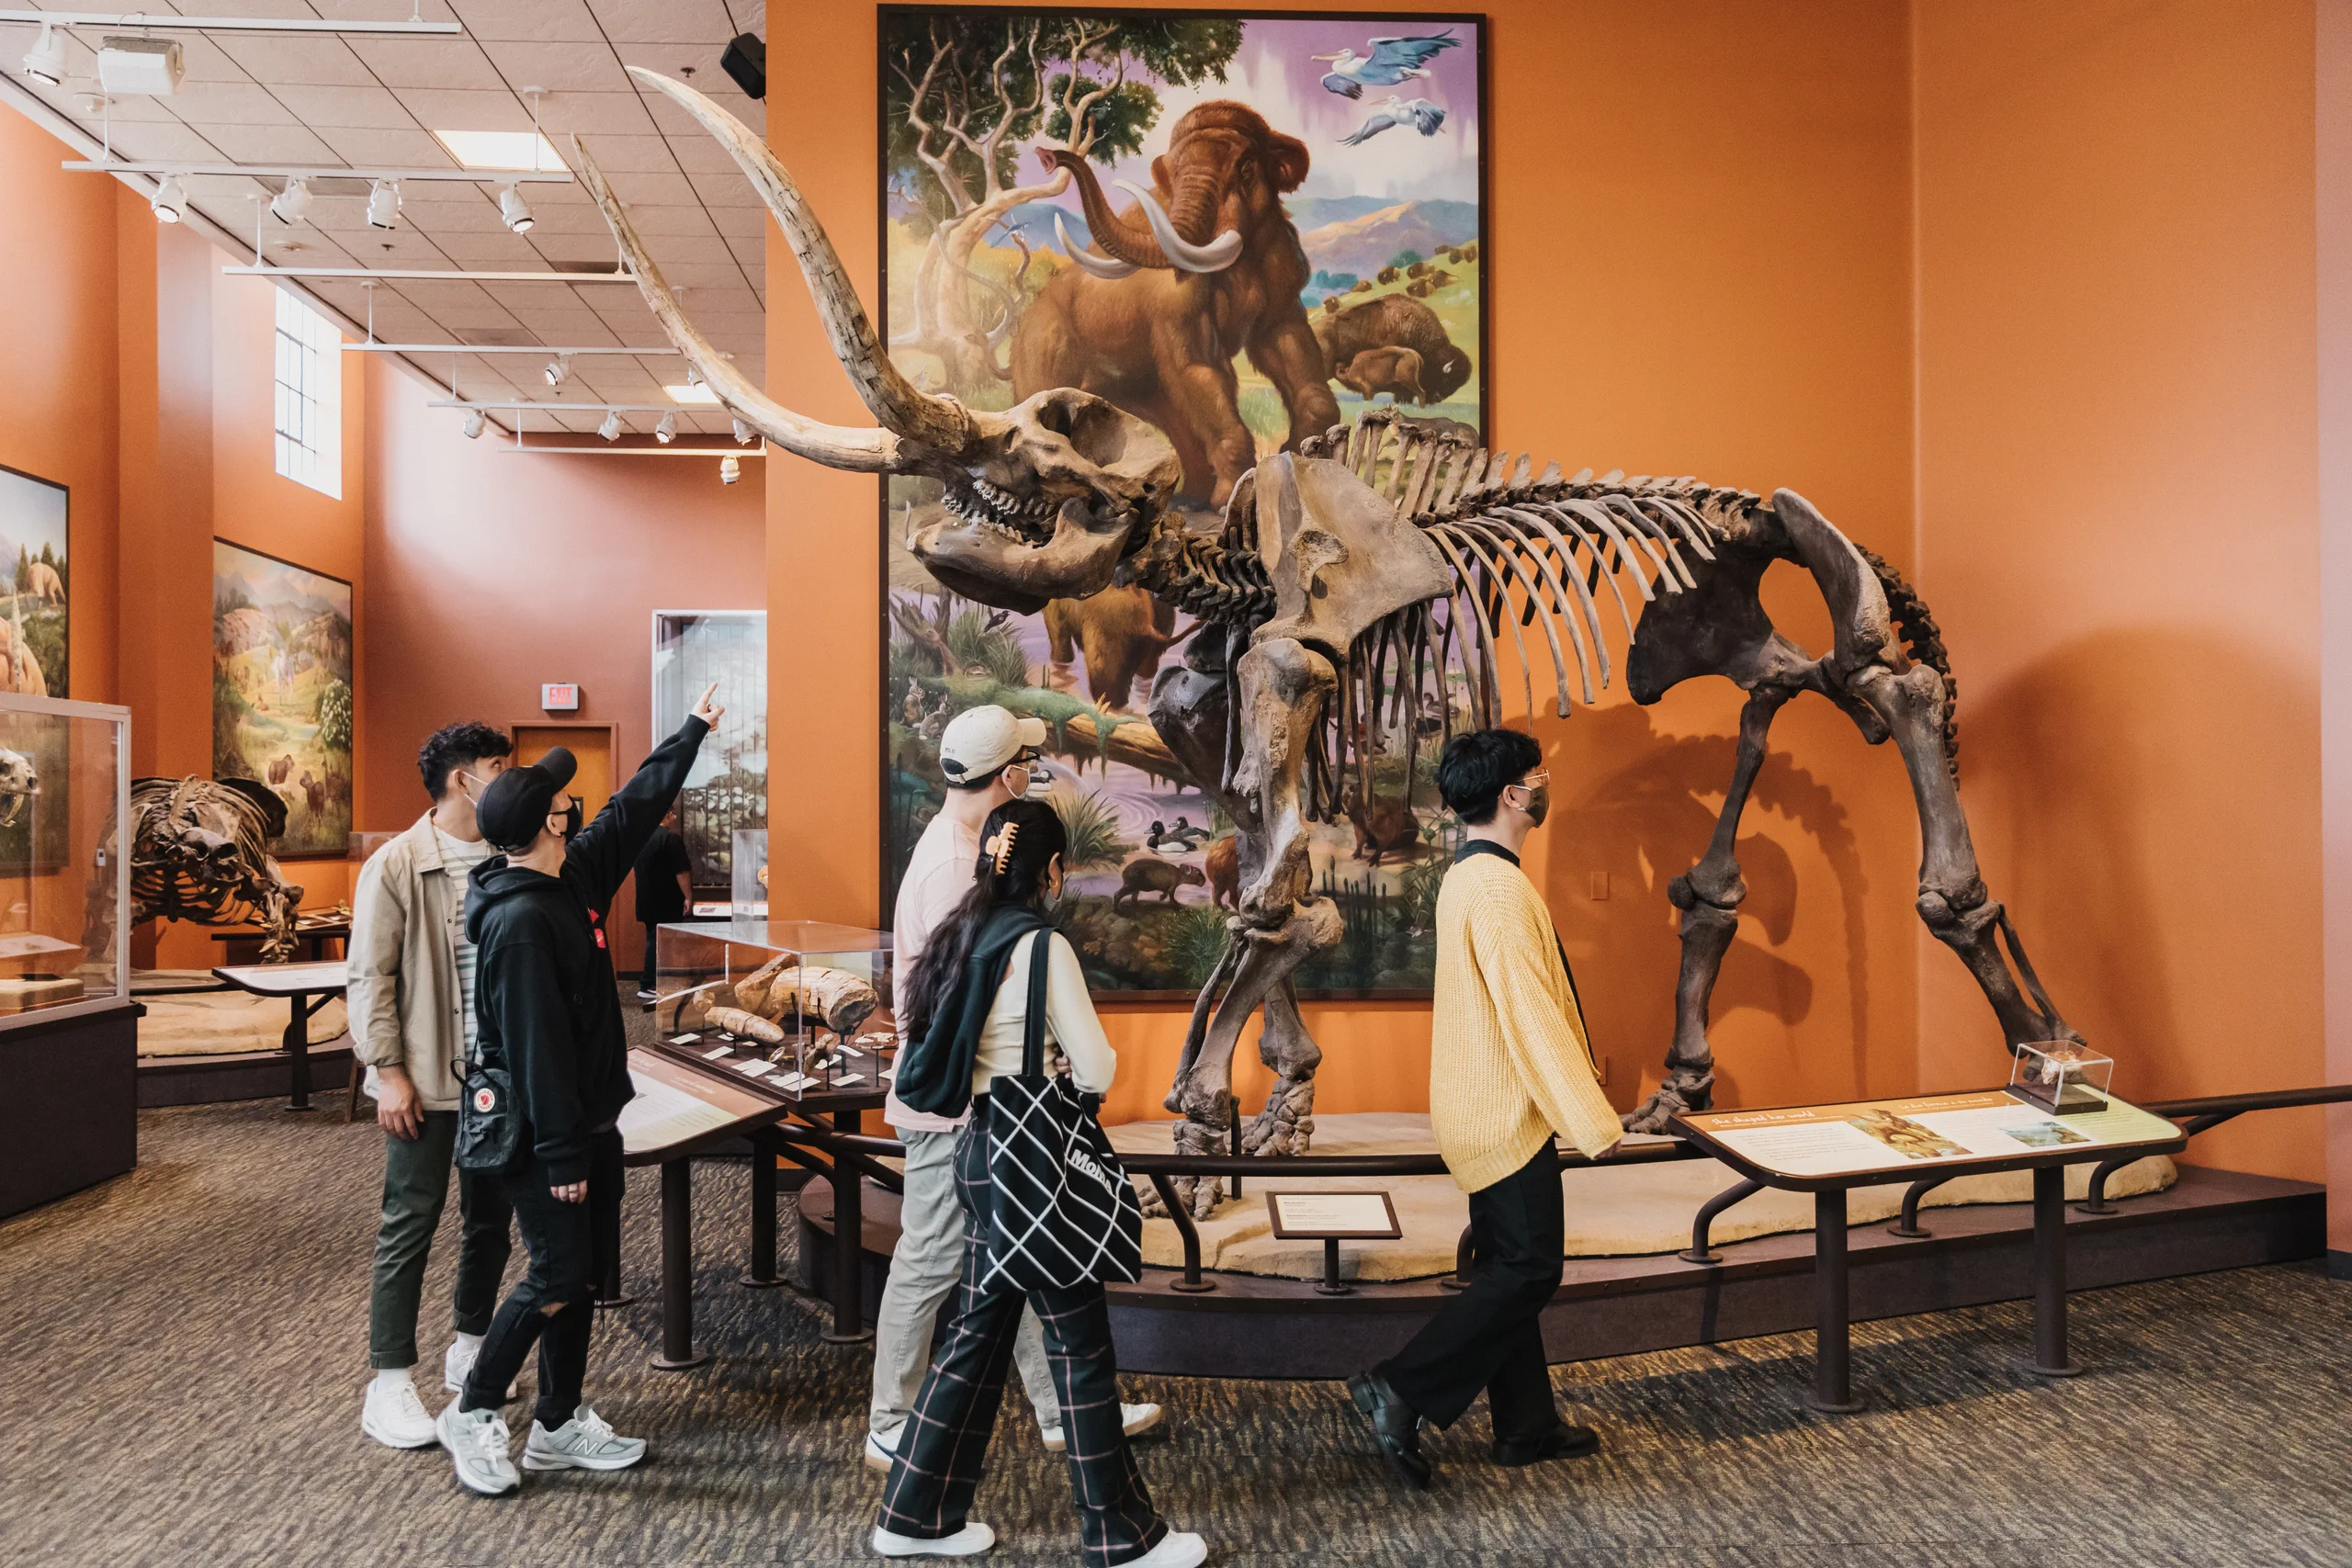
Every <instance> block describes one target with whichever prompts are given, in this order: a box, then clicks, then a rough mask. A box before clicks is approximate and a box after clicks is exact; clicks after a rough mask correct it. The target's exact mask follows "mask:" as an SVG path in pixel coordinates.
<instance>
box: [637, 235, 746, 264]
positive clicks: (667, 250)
mask: <svg viewBox="0 0 2352 1568" xmlns="http://www.w3.org/2000/svg"><path fill="white" fill-rule="evenodd" d="M646 243H647V245H648V246H649V247H650V249H651V250H652V252H653V259H654V261H655V262H656V263H658V264H659V265H661V266H662V268H663V269H664V270H667V269H670V268H673V267H677V266H684V265H688V264H691V263H702V264H706V265H725V266H727V267H729V268H730V269H731V268H732V267H733V266H734V265H735V253H734V252H732V251H730V250H729V249H728V248H727V242H726V241H725V240H723V239H721V238H719V237H718V235H716V234H665V235H663V236H662V238H660V239H658V240H648V241H647V242H646Z"/></svg>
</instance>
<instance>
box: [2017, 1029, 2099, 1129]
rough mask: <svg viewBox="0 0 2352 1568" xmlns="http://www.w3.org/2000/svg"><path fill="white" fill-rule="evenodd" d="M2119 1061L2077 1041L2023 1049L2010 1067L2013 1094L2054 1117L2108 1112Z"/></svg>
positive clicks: (2018, 1049) (2055, 1042)
mask: <svg viewBox="0 0 2352 1568" xmlns="http://www.w3.org/2000/svg"><path fill="white" fill-rule="evenodd" d="M2114 1081H2115V1061H2114V1058H2112V1057H2110V1056H2105V1055H2100V1054H2099V1053H2098V1052H2097V1051H2094V1050H2092V1049H2091V1048H2090V1047H2089V1046H2087V1045H2085V1044H2082V1043H2080V1042H2077V1041H2053V1042H2052V1043H2049V1044H2047V1045H2020V1046H2018V1048H2017V1055H2016V1056H2015V1058H2014V1059H2013V1060H2012V1061H2011V1062H2010V1063H2009V1092H2010V1093H2011V1094H2013V1095H2015V1096H2017V1097H2018V1099H2019V1100H2024V1101H2026V1103H2028V1104H2030V1105H2035V1106H2039V1107H2040V1108H2041V1109H2042V1110H2044V1111H2050V1112H2051V1113H2052V1114H2053V1115H2059V1116H2065V1115H2070V1114H2072V1113H2074V1112H2075V1111H2104V1110H2106V1109H2107V1097H2108V1086H2109V1084H2111V1083H2113V1082H2114Z"/></svg>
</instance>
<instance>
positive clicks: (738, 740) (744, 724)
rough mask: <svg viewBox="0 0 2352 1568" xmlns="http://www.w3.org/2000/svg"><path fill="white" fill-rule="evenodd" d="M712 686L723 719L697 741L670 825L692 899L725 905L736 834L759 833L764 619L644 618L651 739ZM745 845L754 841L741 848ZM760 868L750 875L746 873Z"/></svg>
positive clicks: (764, 747)
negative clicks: (648, 623)
mask: <svg viewBox="0 0 2352 1568" xmlns="http://www.w3.org/2000/svg"><path fill="white" fill-rule="evenodd" d="M713 681H716V682H718V702H719V705H720V706H722V707H724V708H725V709H726V710H727V711H726V713H725V714H723V715H722V716H720V718H719V720H718V731H717V732H716V733H715V734H714V735H712V736H711V737H710V739H707V740H706V741H705V742H704V743H703V748H702V750H701V751H700V752H699V753H698V754H697V755H696V756H695V765H694V770H693V772H691V773H688V774H687V775H686V786H685V788H684V789H683V790H681V791H679V792H678V818H679V821H680V823H681V825H682V828H683V836H684V839H685V840H686V854H687V858H688V859H689V860H690V861H692V863H693V865H694V873H693V874H694V886H695V893H696V894H697V896H700V897H709V898H712V899H725V898H728V897H730V896H731V895H732V892H733V887H734V882H735V846H736V844H737V842H738V841H739V840H738V838H737V835H738V834H740V833H745V832H764V831H765V829H766V828H767V825H768V615H767V612H766V611H765V610H656V611H654V612H653V739H655V740H656V741H657V742H658V741H660V740H662V739H664V738H666V737H667V736H669V735H671V734H672V733H673V732H674V731H675V730H676V729H677V728H678V726H680V725H681V724H684V722H685V721H686V715H688V714H689V713H692V712H693V711H694V705H695V700H696V699H697V698H699V697H700V696H701V695H702V694H703V691H704V689H705V688H706V687H707V686H708V685H709V684H710V683H711V682H713ZM750 841H753V842H757V841H761V840H750ZM761 869H763V868H760V867H754V868H753V870H754V871H758V870H761Z"/></svg>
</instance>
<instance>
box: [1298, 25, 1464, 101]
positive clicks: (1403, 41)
mask: <svg viewBox="0 0 2352 1568" xmlns="http://www.w3.org/2000/svg"><path fill="white" fill-rule="evenodd" d="M1370 41H1371V44H1372V52H1371V53H1370V54H1358V53H1357V52H1356V51H1354V50H1352V49H1344V48H1343V49H1341V50H1340V51H1339V52H1338V53H1337V54H1314V55H1309V56H1308V57H1307V58H1308V59H1310V60H1328V61H1329V62H1331V70H1330V73H1329V74H1328V75H1326V76H1325V77H1324V78H1323V90H1324V91H1325V92H1327V93H1337V94H1339V95H1340V96H1342V97H1348V98H1361V97H1363V90H1364V89H1365V88H1366V87H1393V86H1395V85H1397V83H1399V82H1402V81H1403V80H1405V78H1406V77H1408V76H1427V75H1428V74H1429V72H1427V71H1425V70H1423V69H1422V67H1423V66H1425V65H1427V64H1428V63H1429V62H1430V61H1431V60H1434V59H1436V58H1437V56H1438V55H1439V53H1440V52H1442V51H1445V50H1449V49H1455V48H1459V47H1460V46H1461V43H1462V40H1461V39H1458V38H1455V37H1454V36H1453V28H1446V29H1445V31H1443V32H1442V33H1426V34H1421V35H1419V36H1417V37H1413V38H1376V39H1372V40H1370Z"/></svg>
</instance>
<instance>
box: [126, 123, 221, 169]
mask: <svg viewBox="0 0 2352 1568" xmlns="http://www.w3.org/2000/svg"><path fill="white" fill-rule="evenodd" d="M114 154H115V156H116V157H118V158H123V159H128V160H130V162H133V163H149V164H160V163H166V162H170V161H172V160H174V159H184V160H186V161H187V162H188V163H191V164H218V163H220V162H221V161H222V160H221V156H220V149H219V148H217V147H215V146H214V145H213V144H212V141H211V140H210V139H209V137H207V136H205V135H204V134H203V133H202V132H201V131H198V130H190V129H189V128H188V127H187V126H185V125H182V124H180V123H179V122H178V121H177V120H171V121H147V122H142V123H141V124H138V125H124V124H122V123H120V122H119V121H118V122H116V125H115V128H114Z"/></svg>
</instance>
